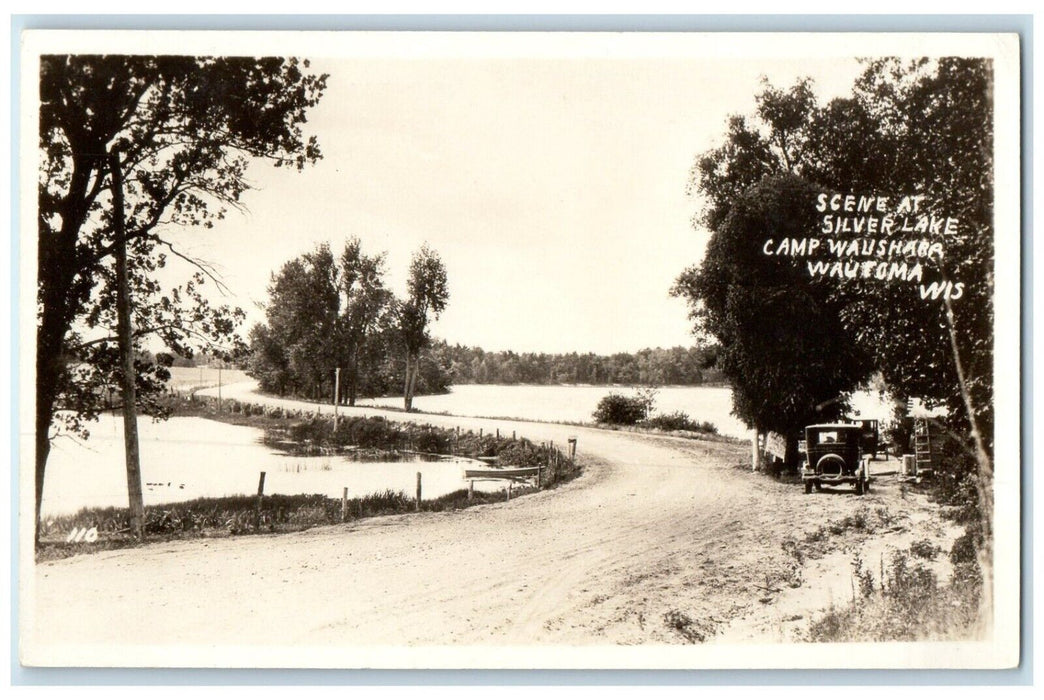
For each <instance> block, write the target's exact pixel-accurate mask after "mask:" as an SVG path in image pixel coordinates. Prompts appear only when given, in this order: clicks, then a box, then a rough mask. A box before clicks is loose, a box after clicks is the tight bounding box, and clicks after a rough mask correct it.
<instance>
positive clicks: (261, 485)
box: [254, 472, 265, 530]
mask: <svg viewBox="0 0 1044 700" xmlns="http://www.w3.org/2000/svg"><path fill="white" fill-rule="evenodd" d="M264 500H265V473H264V472H261V476H260V478H258V480H257V514H256V515H255V517H254V528H255V529H257V530H260V529H261V506H262V505H263V503H264Z"/></svg>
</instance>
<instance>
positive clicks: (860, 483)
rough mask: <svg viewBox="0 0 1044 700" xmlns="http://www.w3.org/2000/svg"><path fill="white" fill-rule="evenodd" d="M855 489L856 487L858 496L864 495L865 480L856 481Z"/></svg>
mask: <svg viewBox="0 0 1044 700" xmlns="http://www.w3.org/2000/svg"><path fill="white" fill-rule="evenodd" d="M855 489H856V495H857V496H862V495H863V481H862V479H860V480H859V481H857V482H856V484H855Z"/></svg>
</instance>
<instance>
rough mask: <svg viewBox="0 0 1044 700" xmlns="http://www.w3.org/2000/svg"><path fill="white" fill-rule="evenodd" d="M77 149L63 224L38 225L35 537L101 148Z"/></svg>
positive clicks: (38, 527) (36, 538)
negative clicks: (80, 247)
mask: <svg viewBox="0 0 1044 700" xmlns="http://www.w3.org/2000/svg"><path fill="white" fill-rule="evenodd" d="M78 150H79V151H82V152H81V153H80V154H78V155H75V156H74V157H73V168H72V174H71V176H70V178H69V191H68V194H67V195H66V196H65V199H64V200H63V203H62V211H61V217H62V226H61V228H60V229H59V230H58V231H57V232H51V231H50V229H49V228H48V227H47V226H46V225H44V224H42V223H41V224H40V226H39V242H38V244H37V245H38V252H39V255H38V260H37V277H38V284H39V289H40V295H39V299H40V302H41V304H40V305H41V312H40V325H39V327H38V328H37V332H36V421H35V424H36V425H35V427H36V435H35V436H34V437H35V447H36V455H35V457H36V474H35V486H36V494H35V495H36V528H35V530H36V532H35V537H34V541H36V542H39V538H40V506H41V504H42V502H43V486H44V474H45V472H46V469H47V458H48V456H49V455H50V452H51V441H50V431H51V424H52V422H53V420H54V412H55V408H56V406H57V403H58V395H59V394H60V393H61V389H60V387H61V383H62V373H63V372H64V371H65V360H64V354H65V335H66V333H68V331H69V327H70V326H71V324H72V317H73V313H74V312H73V310H72V309H74V308H75V300H74V299H72V298H71V295H72V294H73V291H72V290H73V281H74V280H75V278H76V273H77V269H78V268H77V266H78V260H77V256H76V236H77V232H78V231H79V230H80V226H81V225H82V224H83V221H84V219H85V218H86V216H87V210H86V208H85V207H84V206H83V202H84V200H85V198H86V193H87V189H88V187H89V185H90V177H91V173H92V167H91V162H92V159H93V157H94V156H93V155H91V156H87V155H83V154H86V153H90V154H97V153H99V152H104V148H101V147H100V146H98V145H94V146H93V147H87V148H81V149H76V148H74V153H75V152H77V151H78Z"/></svg>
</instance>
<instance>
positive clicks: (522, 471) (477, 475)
mask: <svg viewBox="0 0 1044 700" xmlns="http://www.w3.org/2000/svg"><path fill="white" fill-rule="evenodd" d="M541 469H542V467H503V468H499V469H465V470H464V478H465V479H510V480H512V481H523V480H525V479H532V478H533V477H536V476H539V475H540V470H541Z"/></svg>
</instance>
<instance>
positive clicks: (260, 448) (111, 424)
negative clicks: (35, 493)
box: [42, 416, 499, 515]
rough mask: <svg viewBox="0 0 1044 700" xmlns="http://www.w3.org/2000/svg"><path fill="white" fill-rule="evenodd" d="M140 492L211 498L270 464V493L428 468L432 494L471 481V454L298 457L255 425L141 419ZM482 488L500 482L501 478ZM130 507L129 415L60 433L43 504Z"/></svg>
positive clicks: (355, 488) (248, 485)
mask: <svg viewBox="0 0 1044 700" xmlns="http://www.w3.org/2000/svg"><path fill="white" fill-rule="evenodd" d="M138 431H139V442H140V451H141V472H142V490H143V495H144V500H145V504H146V505H156V504H160V503H171V502H180V501H188V500H192V499H195V498H201V497H204V496H231V495H249V494H253V493H256V492H257V482H258V478H259V475H260V472H262V471H264V472H266V476H265V493H266V494H275V493H281V494H316V493H317V494H324V495H327V496H330V497H335V498H340V497H341V495H342V493H343V490H344V488H345V487H347V488H348V493H349V497H359V496H365V495H369V494H372V493H377V492H383V491H385V490H389V489H390V490H392V491H400V490H401V491H405V492H406V493H408V494H410V495H412V494H413V493H414V489H415V488H416V482H417V472H420V473H421V479H422V483H423V495H424V498H436V497H438V496H441V495H444V494H447V493H450V492H452V491H455V490H457V489H461V488H466V487H467V482H465V480H464V468H465V466H468V465H474V464H476V462H473V461H472V460H469V459H466V458H463V457H451V458H440V457H438V456H435V455H417V454H409V453H397V454H394V455H391V456H388V457H386V458H385V459H383V460H382V461H379V462H373V461H368V460H366V459H365V456H366V454H365V453H361V454H351V453H349V454H345V455H325V456H314V457H313V456H299V455H293V454H288V453H287V452H281V451H278V450H273V449H272V448H270V447H267V446H265V445H264V444H263V443H262V438H263V436H264V434H263V432H262V431H261V430H259V429H256V428H250V427H245V426H237V425H228V424H225V423H218V422H216V421H210V420H207V419H205V418H171V419H170V420H168V421H163V422H157V423H154V422H152V421H151V420H149V419H145V418H143V419H141V420H139V425H138ZM476 488H488V489H496V488H499V486H497V484H495V483H488V484H476ZM125 505H127V481H126V470H125V462H124V452H123V422H122V419H121V418H119V417H115V416H102V418H101V420H100V422H99V423H98V424H95V425H94V426H92V430H91V436H90V439H89V440H87V441H85V442H80V441H75V440H72V439H71V438H59V439H57V440H56V441H55V442H54V445H53V447H52V450H51V454H50V458H49V459H48V462H47V474H46V479H45V483H44V493H43V503H42V512H43V514H44V515H59V514H65V513H71V512H75V511H76V510H79V509H80V508H83V507H88V506H125Z"/></svg>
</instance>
